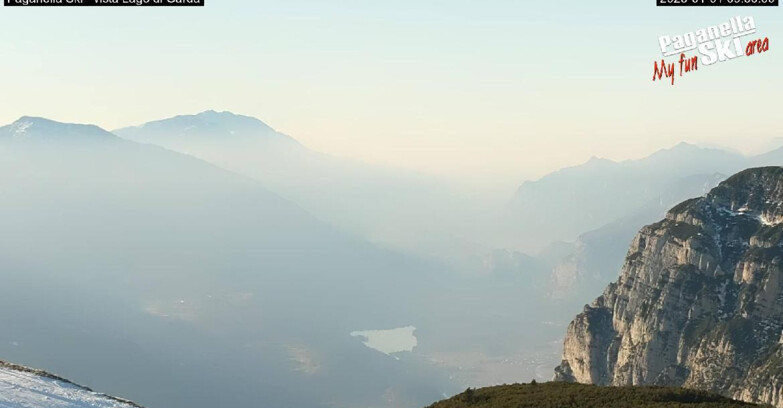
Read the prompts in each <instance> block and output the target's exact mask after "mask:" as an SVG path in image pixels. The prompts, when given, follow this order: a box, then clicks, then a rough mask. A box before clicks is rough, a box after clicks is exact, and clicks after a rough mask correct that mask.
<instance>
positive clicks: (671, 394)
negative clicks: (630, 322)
mask: <svg viewBox="0 0 783 408" xmlns="http://www.w3.org/2000/svg"><path fill="white" fill-rule="evenodd" d="M754 406H757V405H752V404H747V403H743V402H739V401H734V400H730V399H728V398H725V397H721V396H720V395H716V394H710V393H707V392H703V391H695V390H688V389H682V388H674V387H621V388H618V387H596V386H591V385H581V384H567V383H545V384H514V385H501V386H496V387H488V388H480V389H475V390H474V389H468V390H466V391H465V392H463V393H461V394H459V395H456V396H454V397H452V398H449V399H447V400H444V401H440V402H438V403H435V404H432V405H430V406H429V408H463V407H484V408H562V407H572V408H609V407H612V408H645V407H649V408H653V407H660V408H664V407H666V408H686V407H694V408H696V407H703V408H719V407H754Z"/></svg>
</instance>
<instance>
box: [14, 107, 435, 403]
mask: <svg viewBox="0 0 783 408" xmlns="http://www.w3.org/2000/svg"><path fill="white" fill-rule="evenodd" d="M245 122H247V121H246V120H244V119H240V123H245ZM249 123H250V125H248V126H249V127H251V128H253V129H256V128H258V129H261V128H262V127H261V126H260V125H258V124H257V123H256V121H253V120H249ZM237 129H238V130H242V129H244V128H237ZM271 137H274V136H271ZM280 138H281V141H282V142H281V143H291V144H292V145H293V146H295V143H293V142H290V141H287V139H284V138H283V137H282V136H280ZM0 188H2V191H3V199H2V202H0V230H2V231H3V233H2V234H0V247H2V251H0V262H2V264H3V269H4V273H3V287H4V295H3V296H2V297H0V326H2V327H3V330H2V333H0V356H3V358H6V359H9V360H13V361H18V362H21V363H23V364H28V365H32V366H45V367H47V369H51V370H54V371H56V372H60V373H63V374H64V375H67V376H68V377H72V378H78V379H80V380H82V381H85V382H87V383H90V384H93V385H95V386H96V387H99V388H100V389H101V390H105V391H107V392H110V393H117V394H122V395H128V396H133V397H134V399H136V400H139V401H140V402H143V403H144V404H145V405H148V406H154V407H166V408H186V407H187V408H199V407H204V408H207V407H208V408H212V407H218V406H235V407H241V406H253V405H255V404H256V403H257V401H258V397H259V395H264V398H265V402H266V404H265V405H266V406H269V407H292V406H296V407H303V408H319V407H325V406H326V405H328V404H326V403H324V402H323V401H341V402H340V404H343V405H352V404H358V405H362V406H369V405H373V404H376V403H378V401H381V400H382V399H383V395H384V392H385V391H386V390H387V389H389V388H391V387H394V390H395V391H394V392H395V393H396V394H398V395H399V397H400V398H409V397H411V396H414V397H411V398H420V401H425V400H428V399H430V398H432V397H433V396H437V395H440V393H442V392H443V391H442V390H443V389H448V387H449V385H448V379H447V378H446V377H445V374H443V373H442V372H438V371H436V370H435V369H431V370H430V371H428V370H429V369H428V368H427V367H423V368H422V369H421V370H418V371H417V373H416V374H415V375H411V374H410V373H408V372H407V371H406V369H405V367H409V365H406V364H418V363H416V362H415V361H412V362H410V363H406V364H402V363H400V362H399V361H396V360H394V359H392V358H389V357H388V356H385V355H382V354H380V353H377V352H374V351H372V350H370V349H367V348H366V347H365V346H364V345H362V344H361V342H360V341H358V340H356V339H354V338H351V337H350V336H349V333H350V332H352V331H355V330H364V329H373V328H394V327H404V326H407V325H411V324H413V323H417V319H419V318H421V315H422V314H423V313H426V311H428V310H431V309H430V308H429V307H428V306H426V305H425V303H426V299H427V297H426V294H427V293H431V292H432V291H433V290H434V288H436V287H442V282H444V277H446V276H448V275H447V274H446V269H445V268H443V267H442V266H441V265H439V264H436V263H432V262H428V261H424V260H422V259H418V258H414V257H410V256H405V255H402V254H400V253H397V252H393V251H389V250H385V249H380V248H378V247H376V246H375V245H373V244H371V243H369V242H367V241H366V240H363V239H361V238H360V237H358V236H356V235H355V234H351V233H347V232H344V231H342V230H340V229H338V228H335V227H333V226H331V225H329V224H327V223H325V222H322V221H320V220H318V219H317V218H316V217H313V216H312V215H311V214H309V213H308V212H307V211H306V210H304V209H302V208H301V207H299V206H298V205H296V204H294V203H292V202H290V201H288V200H286V199H284V198H282V197H280V196H278V195H277V194H275V193H272V192H270V191H269V190H268V189H267V188H266V187H265V186H264V185H263V184H262V183H261V182H259V181H258V180H255V179H252V178H250V177H246V176H242V175H237V174H236V173H233V172H230V171H226V170H223V169H221V168H219V167H217V166H215V165H213V164H210V163H207V162H205V161H203V160H201V159H198V158H195V157H193V156H189V155H184V154H180V153H177V152H173V151H171V150H167V149H164V148H161V147H157V146H152V145H148V144H141V143H136V142H132V141H129V140H126V139H123V138H120V137H118V136H116V135H114V134H113V133H110V132H107V131H105V130H102V129H100V128H98V127H96V126H91V125H74V124H64V123H58V122H54V121H51V120H47V119H43V118H35V117H23V118H21V119H19V120H18V121H16V122H14V123H12V124H10V125H7V126H3V127H0ZM422 311H425V312H422ZM376 354H377V355H376ZM422 365H425V364H424V363H422ZM314 366H315V367H319V368H318V370H316V371H313V370H314V369H313V368H312V367H314ZM303 367H304V368H303ZM377 372H383V373H384V374H383V375H373V373H377ZM316 373H317V374H316ZM315 378H317V379H318V381H317V382H315V384H314V383H313V382H314V381H315V380H314V379H315ZM357 382H362V383H363V384H364V386H363V387H362V389H361V390H353V391H352V392H351V393H347V392H346V391H347V390H348V389H353V388H354V387H355V384H356V383H357ZM161 384H165V385H163V386H162V385H161ZM301 389H307V390H308V391H307V392H302V391H301ZM422 396H424V397H422Z"/></svg>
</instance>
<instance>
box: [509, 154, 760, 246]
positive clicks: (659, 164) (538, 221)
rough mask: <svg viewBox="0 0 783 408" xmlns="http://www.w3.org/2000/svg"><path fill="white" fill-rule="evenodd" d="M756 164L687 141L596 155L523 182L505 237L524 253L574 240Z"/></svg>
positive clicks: (668, 203)
mask: <svg viewBox="0 0 783 408" xmlns="http://www.w3.org/2000/svg"><path fill="white" fill-rule="evenodd" d="M774 160H775V158H774V157H770V158H768V159H766V161H774ZM754 162H755V161H753V160H752V159H750V158H747V157H744V156H742V155H740V154H738V153H732V152H727V151H723V150H718V149H708V148H702V147H698V146H694V145H691V144H687V143H681V144H679V145H677V146H674V147H672V148H670V149H665V150H661V151H658V152H656V153H654V154H652V155H650V156H648V157H645V158H643V159H639V160H627V161H623V162H614V161H611V160H606V159H599V158H593V159H591V160H590V161H588V162H586V163H584V164H582V165H579V166H574V167H569V168H565V169H561V170H558V171H556V172H553V173H550V174H548V175H546V176H544V177H542V178H541V179H539V180H536V181H528V182H525V183H524V184H522V186H521V187H520V188H519V189H518V191H517V193H516V195H515V196H514V198H513V200H512V201H511V203H510V204H509V207H508V208H507V209H506V213H505V214H504V216H503V225H504V226H505V231H506V232H505V233H504V236H505V238H506V239H507V240H508V242H507V243H508V244H509V245H511V246H512V247H513V248H516V249H521V250H525V251H538V250H540V249H541V248H543V247H545V246H546V245H547V244H548V243H550V242H553V241H558V240H562V241H573V240H575V239H576V238H577V237H578V236H579V235H580V234H583V233H585V232H587V231H591V230H594V229H598V228H601V227H603V226H605V225H607V224H609V223H611V222H614V221H616V220H619V219H623V218H626V217H632V216H634V215H636V214H638V213H640V212H643V211H646V210H648V209H649V208H651V207H652V204H655V206H656V207H658V209H659V210H660V212H661V213H663V212H665V209H666V208H668V207H669V206H671V205H673V204H675V203H677V202H679V201H681V200H682V199H684V198H687V197H693V196H696V195H699V194H702V191H703V190H704V188H703V186H704V185H705V184H709V183H710V182H711V181H712V179H713V178H714V175H715V174H732V173H735V172H737V171H739V170H741V169H743V168H746V167H748V166H749V165H750V164H751V163H754ZM710 187H712V186H710ZM639 226H641V225H639ZM636 227H638V226H636Z"/></svg>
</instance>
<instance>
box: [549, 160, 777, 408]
mask: <svg viewBox="0 0 783 408" xmlns="http://www.w3.org/2000/svg"><path fill="white" fill-rule="evenodd" d="M782 244H783V168H781V167H766V168H754V169H749V170H746V171H743V172H740V173H738V174H736V175H734V176H732V177H731V178H729V179H728V180H726V181H724V182H723V183H721V184H720V185H719V186H718V187H716V188H715V189H713V190H712V191H711V192H710V193H709V194H708V195H707V196H705V197H702V198H697V199H692V200H688V201H685V202H683V203H681V204H679V205H677V206H676V207H674V208H673V209H672V210H671V211H669V213H668V214H667V215H666V218H665V219H664V220H663V221H661V222H658V223H656V224H652V225H649V226H646V227H644V228H643V229H642V230H641V231H640V232H639V233H638V234H637V236H636V237H635V238H634V240H633V243H632V244H631V248H630V250H629V251H628V255H627V257H626V260H625V264H624V266H623V269H622V272H621V276H620V278H619V280H618V281H617V282H616V283H612V284H610V285H609V287H607V288H606V290H605V291H604V293H603V295H602V296H601V297H599V298H598V299H596V301H595V302H594V303H593V304H592V305H590V306H586V307H585V309H584V311H583V312H582V313H581V314H579V315H578V316H577V317H576V319H575V320H574V321H573V322H572V323H571V324H570V326H569V328H568V332H567V335H566V339H565V342H564V352H563V362H562V364H561V365H560V366H559V367H558V368H557V369H556V378H557V379H560V380H566V381H577V382H581V383H593V384H601V385H645V384H658V385H682V386H686V387H693V388H699V389H704V390H710V391H715V392H719V393H721V394H724V395H727V396H732V397H734V398H738V399H743V400H746V401H751V402H762V403H770V404H773V405H776V406H783V400H782V399H781V393H780V390H781V388H782V387H783V347H782V346H781V332H782V330H783V280H782V279H781V273H783V270H781V262H782V261H783V246H782Z"/></svg>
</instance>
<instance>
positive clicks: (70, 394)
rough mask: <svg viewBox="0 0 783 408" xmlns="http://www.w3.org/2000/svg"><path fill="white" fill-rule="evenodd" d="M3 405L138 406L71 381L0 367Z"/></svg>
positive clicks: (49, 407) (53, 407)
mask: <svg viewBox="0 0 783 408" xmlns="http://www.w3.org/2000/svg"><path fill="white" fill-rule="evenodd" d="M0 407H3V408H31V407H40V408H44V407H46V408H137V407H136V406H134V405H132V404H130V403H125V402H122V401H119V400H116V399H112V398H111V397H108V396H106V395H103V394H98V393H96V392H93V391H90V390H89V389H87V388H84V387H80V386H78V385H76V384H71V383H69V382H67V381H64V380H61V379H56V378H50V377H47V376H43V375H39V374H36V373H34V372H26V371H20V370H16V369H14V368H11V367H5V366H0Z"/></svg>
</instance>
